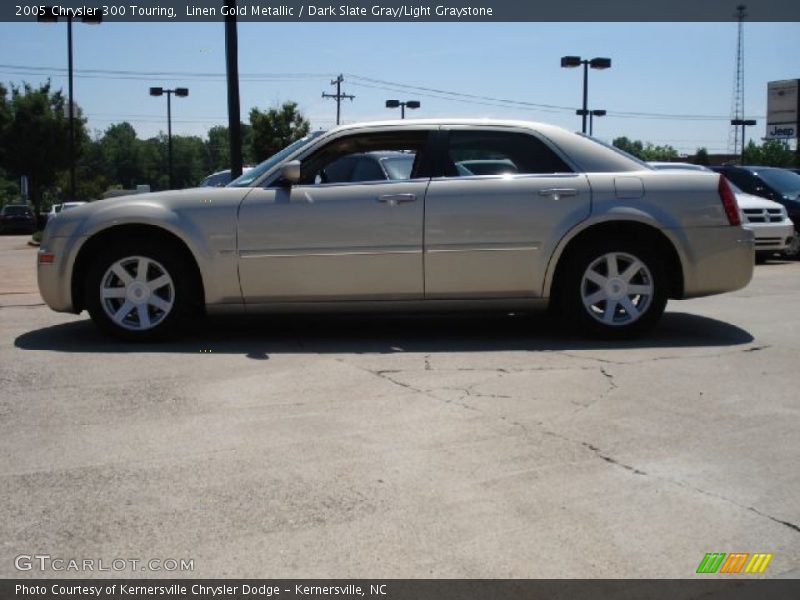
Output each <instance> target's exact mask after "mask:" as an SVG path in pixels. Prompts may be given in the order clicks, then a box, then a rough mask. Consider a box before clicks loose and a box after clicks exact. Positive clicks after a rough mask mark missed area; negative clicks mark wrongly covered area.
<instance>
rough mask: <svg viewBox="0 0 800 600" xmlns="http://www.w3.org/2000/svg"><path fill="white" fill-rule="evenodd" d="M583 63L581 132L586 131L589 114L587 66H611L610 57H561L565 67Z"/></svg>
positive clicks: (602, 67) (594, 67) (562, 64)
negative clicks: (586, 58)
mask: <svg viewBox="0 0 800 600" xmlns="http://www.w3.org/2000/svg"><path fill="white" fill-rule="evenodd" d="M581 65H583V109H582V110H583V113H581V114H582V117H583V120H582V125H581V132H583V133H586V117H587V115H588V114H589V112H588V108H587V106H588V104H589V67H591V68H592V69H610V68H611V59H610V58H592V59H589V60H585V59H582V58H581V57H580V56H562V57H561V66H562V67H563V68H565V69H571V68H573V67H580V66H581Z"/></svg>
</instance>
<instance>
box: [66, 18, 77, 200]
mask: <svg viewBox="0 0 800 600" xmlns="http://www.w3.org/2000/svg"><path fill="white" fill-rule="evenodd" d="M67 71H68V73H69V74H68V78H69V108H68V110H69V199H70V200H72V201H73V202H74V201H75V188H76V181H77V178H76V176H75V114H74V112H75V110H74V108H73V107H74V106H75V105H74V86H73V79H74V78H73V64H72V17H71V16H68V17H67Z"/></svg>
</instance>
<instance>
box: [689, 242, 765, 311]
mask: <svg viewBox="0 0 800 600" xmlns="http://www.w3.org/2000/svg"><path fill="white" fill-rule="evenodd" d="M683 233H684V241H685V248H684V253H685V256H684V260H683V271H684V273H683V297H684V298H696V297H699V296H709V295H711V294H721V293H724V292H732V291H734V290H738V289H741V288H743V287H745V286H746V285H747V284H748V283H750V279H752V277H753V266H754V263H755V239H754V235H753V232H752V231H751V230H749V229H745V228H743V227H730V226H721V227H693V228H689V229H685V230H684V231H683Z"/></svg>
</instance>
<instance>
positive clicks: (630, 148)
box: [611, 136, 644, 158]
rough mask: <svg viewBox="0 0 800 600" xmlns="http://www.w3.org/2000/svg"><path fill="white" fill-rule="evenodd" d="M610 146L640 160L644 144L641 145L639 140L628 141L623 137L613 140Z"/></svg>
mask: <svg viewBox="0 0 800 600" xmlns="http://www.w3.org/2000/svg"><path fill="white" fill-rule="evenodd" d="M611 144H612V145H613V146H616V147H617V148H619V149H620V150H622V151H624V152H627V153H628V154H632V155H633V156H636V157H638V158H641V154H642V152H643V150H644V144H642V142H640V141H639V140H636V141H633V140H629V139H628V138H627V137H625V136H622V137H618V138H614V140H613V141H612V142H611Z"/></svg>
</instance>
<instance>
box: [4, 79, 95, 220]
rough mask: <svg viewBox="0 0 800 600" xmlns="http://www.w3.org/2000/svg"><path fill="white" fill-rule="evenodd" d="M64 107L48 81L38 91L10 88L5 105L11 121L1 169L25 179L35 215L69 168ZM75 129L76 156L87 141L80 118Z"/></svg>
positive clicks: (64, 104)
mask: <svg viewBox="0 0 800 600" xmlns="http://www.w3.org/2000/svg"><path fill="white" fill-rule="evenodd" d="M4 95H5V94H4ZM65 106H66V102H65V99H64V96H63V94H62V93H61V92H60V91H56V92H54V91H52V89H51V85H50V82H49V81H48V82H47V83H45V84H42V85H41V86H39V87H38V88H33V87H32V86H31V85H30V84H27V83H26V84H23V86H22V87H21V88H20V87H17V86H12V87H11V100H10V102H8V103H7V110H8V111H9V112H10V120H9V121H8V123H7V125H6V126H5V128H4V129H5V131H4V133H3V139H2V146H3V147H4V148H6V153H5V155H4V157H3V166H4V167H5V168H6V170H7V171H8V172H9V174H10V175H11V176H12V177H14V178H17V177H19V176H20V175H27V176H28V178H29V181H30V192H31V198H32V199H33V203H34V206H35V207H36V210H37V211H38V210H39V207H40V204H41V200H42V196H43V193H44V192H45V190H47V189H48V188H50V187H52V186H53V185H54V184H55V183H56V180H57V177H58V173H59V171H62V170H65V169H67V168H68V167H69V163H70V160H69V121H68V119H67V117H66V115H65V114H64V113H65V110H64V109H65ZM75 126H76V136H75V138H76V153H77V154H78V155H80V152H81V150H82V149H83V148H84V147H85V144H86V142H87V140H88V136H87V135H86V131H85V126H84V119H83V118H82V116H81V115H80V114H78V116H77V117H76V119H75Z"/></svg>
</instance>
